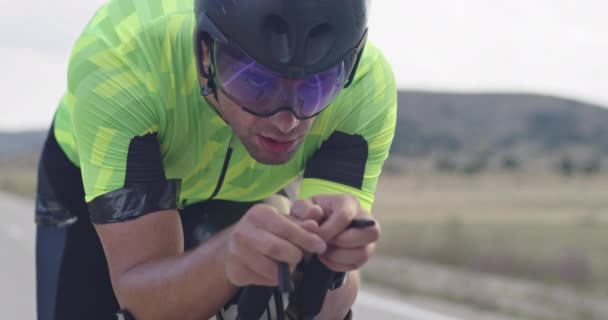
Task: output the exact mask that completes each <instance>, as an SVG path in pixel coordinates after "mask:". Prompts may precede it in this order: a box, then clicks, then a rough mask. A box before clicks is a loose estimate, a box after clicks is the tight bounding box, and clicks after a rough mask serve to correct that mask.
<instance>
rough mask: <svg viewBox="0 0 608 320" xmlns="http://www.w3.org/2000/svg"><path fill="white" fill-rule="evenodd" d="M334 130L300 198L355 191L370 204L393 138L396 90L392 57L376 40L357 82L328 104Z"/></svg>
mask: <svg viewBox="0 0 608 320" xmlns="http://www.w3.org/2000/svg"><path fill="white" fill-rule="evenodd" d="M329 108H335V110H333V111H332V113H333V115H332V117H333V120H332V121H330V122H332V123H336V127H335V128H334V130H331V133H330V134H329V136H328V137H327V138H326V139H325V140H324V141H323V143H322V144H321V146H320V148H319V149H318V150H317V151H316V152H315V154H314V155H313V156H312V157H311V159H310V160H309V161H308V162H307V165H306V169H305V171H304V176H303V179H302V183H301V187H300V195H299V197H300V198H309V197H312V196H315V195H320V194H340V193H348V194H352V195H355V196H356V197H357V198H358V199H359V201H360V204H361V206H362V207H363V208H365V209H367V210H371V207H372V204H373V202H374V192H375V190H376V185H377V182H378V178H379V176H380V173H381V171H382V166H383V164H384V161H385V160H386V159H387V157H388V154H389V150H390V147H391V144H392V141H393V137H394V132H395V125H396V119H397V90H396V86H395V79H394V75H393V72H392V70H391V67H390V65H389V63H388V62H387V61H386V59H385V58H384V57H383V55H382V53H381V52H380V51H379V50H378V49H377V48H375V47H374V46H373V45H372V44H368V45H367V46H366V48H365V51H364V53H363V56H362V58H361V63H360V66H359V69H358V70H357V74H356V77H355V80H354V82H353V84H352V85H351V86H350V87H349V88H347V89H345V90H343V92H342V93H340V95H339V96H338V98H337V99H336V101H335V102H334V103H333V104H332V105H331V106H329Z"/></svg>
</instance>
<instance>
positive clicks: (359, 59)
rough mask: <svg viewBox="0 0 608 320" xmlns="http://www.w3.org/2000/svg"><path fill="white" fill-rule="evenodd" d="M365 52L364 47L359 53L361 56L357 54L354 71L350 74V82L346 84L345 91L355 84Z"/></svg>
mask: <svg viewBox="0 0 608 320" xmlns="http://www.w3.org/2000/svg"><path fill="white" fill-rule="evenodd" d="M364 50H365V46H363V48H361V51H359V54H357V60H355V64H354V65H353V70H352V71H351V72H350V75H349V77H348V82H346V84H345V85H344V89H346V88H348V87H350V85H351V84H352V83H353V80H355V74H356V73H357V68H358V67H359V61H361V56H362V55H363V51H364Z"/></svg>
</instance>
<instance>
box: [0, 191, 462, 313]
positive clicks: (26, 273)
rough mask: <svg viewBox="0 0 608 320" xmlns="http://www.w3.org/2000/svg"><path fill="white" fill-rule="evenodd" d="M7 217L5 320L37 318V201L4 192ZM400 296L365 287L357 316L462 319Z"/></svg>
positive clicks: (0, 289) (0, 294) (1, 234)
mask: <svg viewBox="0 0 608 320" xmlns="http://www.w3.org/2000/svg"><path fill="white" fill-rule="evenodd" d="M0 204H2V209H3V220H2V223H1V224H0V243H1V244H3V245H4V246H5V248H4V249H3V250H0V252H3V253H8V256H6V257H4V259H2V261H4V263H3V265H2V273H0V301H1V302H2V306H3V308H2V309H3V310H2V318H3V319H23V320H28V319H34V318H35V316H36V313H35V307H34V306H35V304H34V303H35V292H36V291H35V281H34V275H35V273H34V240H35V239H34V238H35V232H34V223H33V210H34V209H33V204H32V202H31V201H28V200H25V199H23V198H20V197H16V196H13V195H10V194H6V193H0ZM403 300H404V299H401V298H400V297H399V296H387V295H383V294H382V293H380V292H379V291H377V290H376V291H373V290H372V291H368V290H362V291H361V292H360V293H359V297H358V298H357V303H356V304H355V307H354V314H355V315H356V316H355V318H356V319H382V320H423V319H424V320H461V319H459V318H455V317H451V316H447V315H443V314H440V313H437V312H435V311H431V310H427V309H424V308H422V307H418V306H416V305H414V304H411V303H406V302H405V301H403Z"/></svg>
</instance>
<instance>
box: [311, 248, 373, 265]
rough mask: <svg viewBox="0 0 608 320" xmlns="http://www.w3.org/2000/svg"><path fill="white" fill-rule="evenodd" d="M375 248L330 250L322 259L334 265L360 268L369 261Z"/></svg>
mask: <svg viewBox="0 0 608 320" xmlns="http://www.w3.org/2000/svg"><path fill="white" fill-rule="evenodd" d="M374 248H375V246H374V245H367V246H364V247H359V248H354V249H341V248H340V249H337V248H329V249H328V250H327V252H325V253H324V254H323V255H321V257H322V258H323V260H325V261H328V262H330V263H332V264H340V265H344V266H355V267H359V266H362V265H364V264H365V263H366V262H367V261H368V260H369V258H370V257H371V255H372V253H373V251H374Z"/></svg>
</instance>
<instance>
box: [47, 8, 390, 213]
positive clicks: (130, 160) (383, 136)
mask: <svg viewBox="0 0 608 320" xmlns="http://www.w3.org/2000/svg"><path fill="white" fill-rule="evenodd" d="M194 27H195V21H194V14H193V1H192V0H114V1H110V2H108V3H107V4H105V5H103V6H102V7H101V8H100V9H99V10H98V11H97V13H96V14H95V16H94V17H93V19H92V20H91V21H90V22H89V24H88V25H87V26H86V27H85V29H84V31H83V32H82V34H81V36H80V37H79V39H78V40H77V42H76V44H75V46H74V49H73V52H72V54H71V57H70V61H69V72H68V90H67V92H66V93H65V94H64V96H63V98H62V99H61V102H60V105H59V107H58V109H57V113H56V116H55V120H54V135H55V137H56V139H57V141H58V144H59V146H60V147H61V149H62V150H63V151H64V152H65V154H66V155H67V157H68V159H69V160H70V161H71V162H72V163H73V164H74V165H75V166H77V167H78V168H79V169H80V171H81V174H82V182H83V186H84V191H85V200H86V202H87V203H88V206H89V211H90V214H91V219H92V221H93V222H95V223H108V222H119V221H124V220H128V219H132V218H136V217H138V216H141V215H144V214H147V213H151V212H154V211H158V210H164V209H173V208H181V207H183V206H187V205H190V204H194V203H198V202H203V201H207V200H209V199H216V200H228V201H239V202H251V201H257V200H261V199H264V198H266V197H268V196H270V195H271V194H273V193H276V192H277V191H279V190H281V189H282V188H283V187H284V186H286V185H287V184H288V183H290V182H291V181H293V180H294V179H295V178H297V177H298V176H302V177H303V179H302V182H301V189H300V194H299V197H300V198H307V197H311V196H314V195H318V194H328V193H350V194H353V195H355V196H357V197H358V199H359V200H360V202H361V204H362V206H363V207H365V208H366V209H370V208H371V206H372V203H373V200H374V191H375V188H376V183H377V180H378V176H379V174H380V172H381V168H382V165H383V163H384V160H385V159H386V158H387V156H388V152H389V148H390V145H391V142H392V139H393V134H394V130H395V122H396V104H397V103H396V88H395V82H394V77H393V74H392V71H391V68H390V66H389V64H388V63H387V61H386V60H385V58H384V57H383V55H382V54H381V52H380V51H379V50H378V49H377V48H376V47H375V46H374V45H373V44H371V43H369V42H368V44H367V46H366V48H365V50H364V53H363V56H362V58H361V61H360V64H359V68H358V70H357V74H356V78H355V79H354V82H353V84H352V85H351V86H350V87H349V88H347V89H344V90H343V91H342V92H341V93H340V94H339V95H338V97H337V98H336V99H335V101H334V102H333V103H332V104H331V105H330V106H329V107H328V108H327V109H326V110H325V111H323V112H322V113H321V114H320V115H318V116H317V117H316V120H315V122H314V124H313V125H312V128H311V130H310V132H309V134H308V135H307V137H306V138H305V140H304V141H303V143H302V145H301V146H300V149H299V150H298V151H297V153H296V154H295V155H294V156H293V158H292V159H291V160H290V161H289V162H287V163H285V164H282V165H264V164H261V163H258V162H256V161H255V160H254V159H253V158H252V157H251V156H250V155H249V154H248V153H247V151H246V149H245V148H244V146H243V145H242V144H241V143H240V141H239V140H238V138H236V137H235V136H233V131H232V129H231V127H230V126H229V125H228V124H227V123H226V122H224V120H223V119H222V118H221V117H220V116H219V115H218V114H217V113H216V112H215V110H214V109H213V108H212V107H211V106H210V105H209V104H208V103H207V102H206V100H205V98H204V97H202V96H201V94H200V87H199V80H198V75H197V68H196V61H195V54H194V47H193V32H194Z"/></svg>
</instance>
